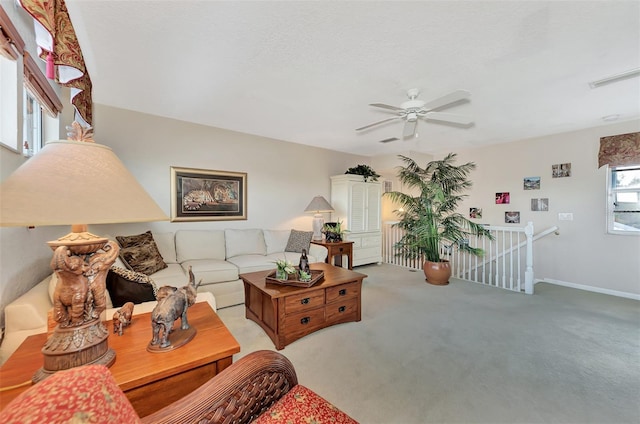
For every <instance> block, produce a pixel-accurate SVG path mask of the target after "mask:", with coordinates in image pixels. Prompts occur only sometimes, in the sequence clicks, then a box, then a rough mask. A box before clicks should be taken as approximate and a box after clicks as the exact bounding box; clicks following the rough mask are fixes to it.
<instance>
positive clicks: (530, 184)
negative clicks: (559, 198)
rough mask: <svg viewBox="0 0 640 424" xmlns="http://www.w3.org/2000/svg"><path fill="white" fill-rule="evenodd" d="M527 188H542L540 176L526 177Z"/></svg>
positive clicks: (525, 186) (525, 187) (525, 184)
mask: <svg viewBox="0 0 640 424" xmlns="http://www.w3.org/2000/svg"><path fill="white" fill-rule="evenodd" d="M524 189H525V190H540V177H524Z"/></svg>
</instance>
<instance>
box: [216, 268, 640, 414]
mask: <svg viewBox="0 0 640 424" xmlns="http://www.w3.org/2000/svg"><path fill="white" fill-rule="evenodd" d="M356 271H359V272H362V273H365V274H367V275H369V277H368V278H366V279H365V280H364V284H363V291H362V297H363V303H362V308H363V309H362V321H361V322H358V323H347V324H340V325H337V326H333V327H329V328H325V329H323V330H320V331H318V332H316V333H314V334H311V335H309V336H307V337H305V338H302V339H300V340H298V341H296V342H294V343H292V344H290V345H289V346H287V347H286V348H285V349H283V350H282V351H281V353H283V354H284V355H286V356H287V357H288V358H289V359H290V360H291V361H292V362H293V364H294V365H295V367H296V371H297V373H298V380H299V381H300V383H302V384H304V385H305V386H307V387H309V388H311V389H313V390H314V391H316V392H317V393H319V394H320V395H322V396H323V397H325V398H326V399H328V400H329V401H330V402H332V403H334V404H335V405H336V406H338V407H339V408H340V409H342V410H344V411H345V412H347V413H348V414H349V415H351V416H352V417H353V418H354V419H356V420H358V421H360V422H361V423H363V424H364V423H640V302H638V301H634V300H629V299H623V298H617V297H612V296H607V295H602V294H595V293H590V292H585V291H581V290H576V289H570V288H566V287H560V286H554V285H550V284H544V283H539V284H537V285H536V286H535V294H534V295H532V296H527V295H524V294H518V293H512V292H508V291H505V290H501V289H496V288H491V287H484V286H481V285H478V284H474V283H468V282H463V281H459V280H452V281H451V284H449V285H448V286H445V287H437V286H432V285H429V284H427V283H425V282H424V276H423V275H422V273H421V272H412V271H409V270H406V269H404V268H399V267H395V266H392V265H380V266H378V265H370V266H365V267H359V268H356ZM218 314H219V315H220V317H221V318H222V320H223V321H224V322H225V324H226V325H227V326H228V327H229V329H230V331H231V332H232V333H233V335H234V336H235V337H236V339H237V340H238V341H239V343H240V346H241V353H240V354H238V355H236V357H235V359H236V360H237V359H238V358H239V357H241V356H244V355H246V354H247V353H249V352H252V351H254V350H258V349H272V350H274V349H275V348H274V346H273V344H272V343H271V340H270V339H269V338H268V337H267V336H266V334H264V332H263V331H262V329H261V328H260V327H259V326H258V325H257V324H255V323H253V322H252V321H249V320H246V319H245V318H244V306H234V307H230V308H224V309H220V310H219V311H218Z"/></svg>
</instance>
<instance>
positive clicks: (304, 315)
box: [284, 308, 324, 334]
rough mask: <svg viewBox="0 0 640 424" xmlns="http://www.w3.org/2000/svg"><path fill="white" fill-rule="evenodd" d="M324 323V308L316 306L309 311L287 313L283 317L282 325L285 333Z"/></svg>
mask: <svg viewBox="0 0 640 424" xmlns="http://www.w3.org/2000/svg"><path fill="white" fill-rule="evenodd" d="M323 324H324V308H316V309H313V310H310V311H304V312H299V313H297V314H292V315H287V316H286V317H285V318H284V326H285V328H286V329H287V334H289V333H298V332H304V333H307V332H308V331H309V330H312V329H314V328H318V327H321V326H322V325H323Z"/></svg>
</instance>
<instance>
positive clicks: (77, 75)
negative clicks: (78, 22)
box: [20, 0, 93, 126]
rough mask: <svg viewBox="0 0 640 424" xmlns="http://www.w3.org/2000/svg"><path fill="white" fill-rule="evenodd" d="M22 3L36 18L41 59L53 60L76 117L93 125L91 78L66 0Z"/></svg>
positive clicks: (58, 78)
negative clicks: (69, 95)
mask: <svg viewBox="0 0 640 424" xmlns="http://www.w3.org/2000/svg"><path fill="white" fill-rule="evenodd" d="M20 3H21V4H22V7H23V8H24V9H25V10H26V11H27V12H29V14H30V15H31V16H33V18H34V19H35V21H34V25H35V29H36V42H37V43H38V47H39V50H40V58H42V59H43V60H45V61H46V60H49V61H52V62H53V64H54V65H55V68H56V72H55V75H54V76H55V80H56V81H57V82H58V83H59V84H61V85H63V86H65V87H69V88H70V89H71V103H72V104H73V106H74V107H75V109H76V111H77V115H79V116H76V120H79V121H81V123H83V124H85V125H86V126H91V121H92V119H93V116H92V115H93V104H92V100H91V78H90V77H89V73H88V72H87V69H86V67H85V64H84V58H83V56H82V51H81V50H80V44H79V43H78V39H77V38H76V33H75V31H74V30H73V25H72V24H71V20H70V18H69V12H68V11H67V6H66V4H65V2H64V0H20ZM49 66H51V63H49ZM82 121H84V122H82Z"/></svg>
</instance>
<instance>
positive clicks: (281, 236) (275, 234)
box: [264, 230, 291, 255]
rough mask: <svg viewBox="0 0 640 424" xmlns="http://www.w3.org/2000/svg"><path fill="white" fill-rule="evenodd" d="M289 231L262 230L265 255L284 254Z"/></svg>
mask: <svg viewBox="0 0 640 424" xmlns="http://www.w3.org/2000/svg"><path fill="white" fill-rule="evenodd" d="M289 235H291V230H264V242H265V244H266V245H267V255H270V254H272V253H277V252H284V250H285V248H286V247H287V242H288V241H289Z"/></svg>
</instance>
